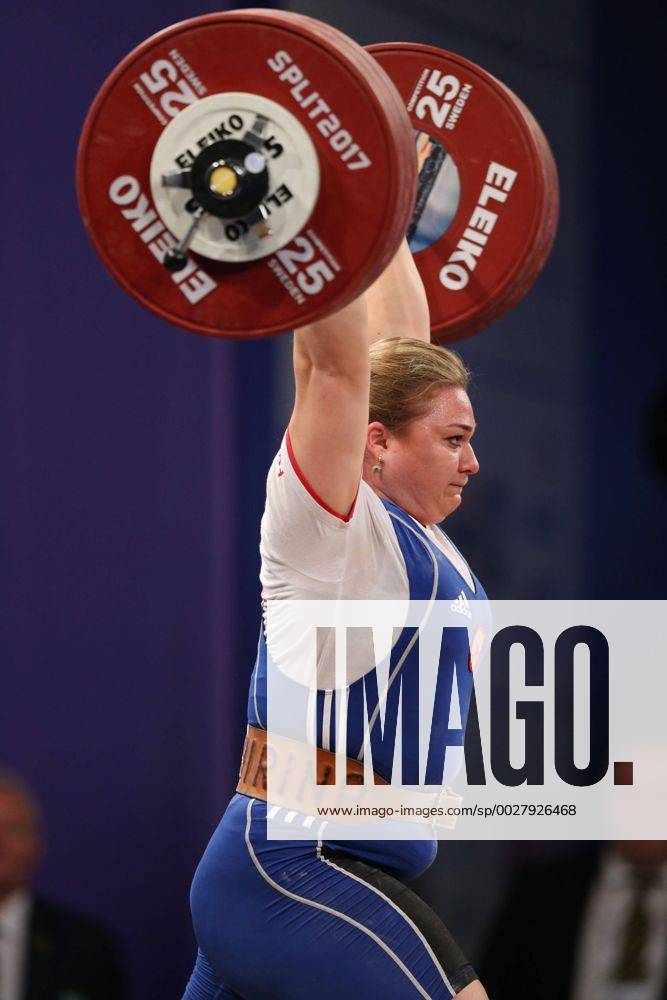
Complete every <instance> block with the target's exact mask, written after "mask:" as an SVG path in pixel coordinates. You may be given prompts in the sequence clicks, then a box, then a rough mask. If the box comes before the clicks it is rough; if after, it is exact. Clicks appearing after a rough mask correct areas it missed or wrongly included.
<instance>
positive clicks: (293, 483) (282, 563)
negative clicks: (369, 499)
mask: <svg viewBox="0 0 667 1000" xmlns="http://www.w3.org/2000/svg"><path fill="white" fill-rule="evenodd" d="M359 476H360V478H361V469H359ZM365 499H366V494H365V491H361V494H360V496H357V498H356V500H355V502H354V504H353V506H352V510H351V511H350V512H348V513H347V514H344V513H336V512H335V511H333V510H332V509H331V507H329V506H328V504H326V503H325V502H324V501H323V500H322V499H321V498H320V497H318V495H317V493H316V492H315V491H314V490H313V489H312V487H311V486H310V485H309V484H308V482H307V480H306V479H305V477H304V476H303V474H302V473H301V470H300V469H299V467H298V464H297V461H296V459H295V457H294V452H293V450H292V445H291V441H290V437H289V431H287V433H286V434H285V436H284V438H283V441H282V444H281V447H280V451H279V452H278V454H277V455H276V457H275V458H274V460H273V463H272V464H271V468H270V470H269V475H268V478H267V483H266V507H265V509H264V516H263V517H262V528H261V543H260V551H261V556H262V574H261V576H262V584H263V586H264V588H265V590H268V595H267V596H278V593H280V594H281V596H296V595H293V594H291V593H285V586H286V585H287V586H288V589H291V588H290V587H289V584H290V583H292V584H297V581H298V580H299V578H301V581H302V582H303V583H304V584H306V587H307V589H310V586H313V585H314V588H315V590H316V591H318V590H320V589H321V588H322V589H324V588H328V589H329V590H330V588H331V585H332V584H340V583H342V582H344V580H345V577H346V565H347V549H348V538H349V536H350V534H352V535H354V537H355V539H356V540H359V539H361V538H363V536H364V534H365V532H364V531H363V526H362V525H361V524H360V523H359V522H360V521H363V520H364V519H365V517H367V516H368V512H367V510H365V509H364V508H365V507H366V503H365ZM360 500H361V502H360ZM360 529H361V530H360ZM304 578H305V579H304ZM297 585H298V584H297ZM308 585H310V586H308ZM298 589H300V588H298Z"/></svg>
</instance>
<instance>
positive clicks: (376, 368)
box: [368, 337, 470, 433]
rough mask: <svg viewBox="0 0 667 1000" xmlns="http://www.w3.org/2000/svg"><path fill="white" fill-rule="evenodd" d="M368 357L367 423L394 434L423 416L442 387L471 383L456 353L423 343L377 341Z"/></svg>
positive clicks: (392, 339) (391, 339) (393, 339)
mask: <svg viewBox="0 0 667 1000" xmlns="http://www.w3.org/2000/svg"><path fill="white" fill-rule="evenodd" d="M370 357H371V393H370V406H369V415H368V422H369V423H372V422H373V421H374V420H377V421H379V422H380V423H381V424H384V426H385V427H386V428H387V430H389V431H393V432H394V433H397V432H398V431H400V430H401V429H402V428H404V427H405V426H406V425H407V424H409V423H410V421H412V420H415V419H416V418H417V417H421V416H423V414H424V413H425V412H426V411H427V409H428V406H429V403H430V402H431V399H432V398H433V396H434V394H435V392H436V391H437V390H438V389H440V388H442V386H445V385H454V386H459V387H460V388H461V389H467V388H468V386H469V384H470V372H469V371H468V369H467V368H466V366H465V365H464V364H463V362H462V361H461V358H460V357H459V356H458V354H455V353H454V351H450V350H448V349H447V348H445V347H437V346H436V345H435V344H428V343H426V341H423V340H412V339H410V338H408V337H388V338H387V339H386V340H378V341H376V342H375V343H374V344H372V345H371V349H370Z"/></svg>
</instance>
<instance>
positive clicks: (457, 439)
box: [447, 434, 463, 444]
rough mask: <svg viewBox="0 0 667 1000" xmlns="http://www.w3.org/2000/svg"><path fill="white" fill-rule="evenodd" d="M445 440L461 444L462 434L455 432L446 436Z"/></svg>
mask: <svg viewBox="0 0 667 1000" xmlns="http://www.w3.org/2000/svg"><path fill="white" fill-rule="evenodd" d="M447 440H448V441H453V442H454V444H461V441H463V435H462V434H455V435H454V437H450V438H447Z"/></svg>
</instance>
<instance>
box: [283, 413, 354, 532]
mask: <svg viewBox="0 0 667 1000" xmlns="http://www.w3.org/2000/svg"><path fill="white" fill-rule="evenodd" d="M285 441H286V443H287V454H288V455H289V460H290V462H291V464H292V468H293V469H294V471H295V472H296V474H297V476H298V477H299V482H300V483H301V485H302V486H303V487H304V489H305V490H307V491H308V493H309V494H310V496H311V497H312V498H313V500H314V501H315V503H317V504H319V506H320V507H322V508H323V509H324V510H326V511H328V513H329V514H333V516H334V517H337V518H338V519H339V520H340V521H345V523H346V524H347V522H348V521H349V520H350V518H351V517H352V514H353V513H354V505H355V504H356V502H357V497H356V496H355V498H354V500H353V501H352V506H351V507H350V513H349V514H339V513H338V511H337V510H334V509H333V508H332V507H330V506H329V504H328V503H325V502H324V500H323V499H322V497H321V496H319V495H318V494H317V493H316V492H315V490H314V489H313V487H312V486H311V485H310V483H309V482H308V480H307V479H306V477H305V476H304V474H303V473H302V471H301V469H300V468H299V465H298V463H297V460H296V458H295V457H294V449H293V448H292V439H291V437H290V433H289V427H288V428H287V433H286V434H285ZM358 493H359V491H358V490H357V495H358Z"/></svg>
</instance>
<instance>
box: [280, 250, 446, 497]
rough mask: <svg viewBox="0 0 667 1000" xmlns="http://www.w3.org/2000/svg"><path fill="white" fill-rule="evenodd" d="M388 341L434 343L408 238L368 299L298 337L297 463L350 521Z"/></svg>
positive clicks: (294, 444) (294, 436) (292, 423)
mask: <svg viewBox="0 0 667 1000" xmlns="http://www.w3.org/2000/svg"><path fill="white" fill-rule="evenodd" d="M384 337H414V338H416V339H419V340H429V339H430V326H429V317H428V304H427V302H426V293H425V292H424V286H423V284H422V281H421V278H420V277H419V273H418V272H417V268H416V266H415V264H414V261H413V259H412V255H411V253H410V251H409V249H408V245H407V243H406V241H405V240H404V241H403V243H402V244H401V247H400V248H399V250H398V253H397V254H396V256H395V257H394V259H393V260H392V262H391V263H390V264H389V266H388V267H387V268H386V270H385V271H384V272H383V274H382V275H381V276H380V277H379V278H378V280H377V281H376V282H375V284H373V285H371V287H370V288H369V289H368V290H367V291H366V293H365V294H364V295H362V296H361V297H360V298H358V299H356V300H355V301H354V302H352V303H350V305H348V306H346V307H345V308H344V309H342V310H341V311H340V312H338V313H334V314H333V315H332V316H327V317H326V318H325V319H322V320H318V321H317V322H316V323H313V324H311V325H310V326H305V327H302V328H301V329H299V330H295V332H294V374H295V380H296V400H295V404H294V412H293V414H292V419H291V420H290V427H289V431H290V439H291V443H292V448H293V452H294V458H295V459H296V463H297V465H298V467H299V470H300V471H301V474H302V475H303V477H304V478H305V479H306V481H307V482H308V485H309V486H310V488H311V490H313V491H314V492H315V493H316V494H317V495H318V497H319V498H320V499H321V500H322V501H323V502H324V503H325V504H326V505H327V506H328V507H330V508H331V509H332V510H333V511H335V512H336V513H338V514H339V515H341V516H342V517H345V516H347V514H348V513H349V512H350V508H351V507H352V504H353V503H354V498H355V496H356V494H357V490H358V488H359V480H360V478H361V469H362V464H363V458H364V449H365V442H366V428H367V426H368V395H369V378H370V365H369V357H368V348H369V346H370V344H372V343H373V342H374V341H376V340H381V339H383V338H384Z"/></svg>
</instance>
